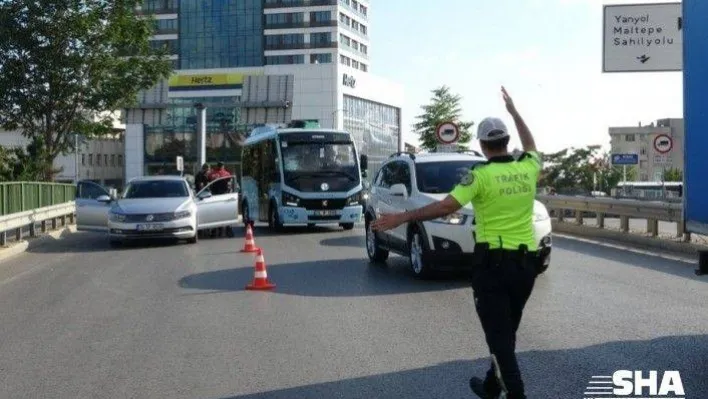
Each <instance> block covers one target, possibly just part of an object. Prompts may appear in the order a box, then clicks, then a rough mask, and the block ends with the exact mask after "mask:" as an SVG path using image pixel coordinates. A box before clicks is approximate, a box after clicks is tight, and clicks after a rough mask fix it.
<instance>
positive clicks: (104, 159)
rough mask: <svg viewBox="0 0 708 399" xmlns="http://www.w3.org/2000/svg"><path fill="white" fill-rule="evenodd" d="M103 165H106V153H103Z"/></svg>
mask: <svg viewBox="0 0 708 399" xmlns="http://www.w3.org/2000/svg"><path fill="white" fill-rule="evenodd" d="M103 165H105V166H108V154H103Z"/></svg>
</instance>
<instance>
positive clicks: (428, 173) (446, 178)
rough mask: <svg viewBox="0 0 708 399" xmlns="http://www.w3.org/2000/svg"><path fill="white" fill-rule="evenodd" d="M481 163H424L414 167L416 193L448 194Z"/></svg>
mask: <svg viewBox="0 0 708 399" xmlns="http://www.w3.org/2000/svg"><path fill="white" fill-rule="evenodd" d="M480 162H482V161H476V160H475V161H472V160H470V161H445V162H425V163H418V164H416V165H415V176H416V183H417V185H418V191H420V192H421V193H428V194H442V193H449V192H450V191H452V189H453V188H455V186H456V185H457V183H459V182H460V180H462V178H463V177H465V176H467V174H468V173H469V171H470V168H472V167H473V166H474V165H476V164H478V163H480Z"/></svg>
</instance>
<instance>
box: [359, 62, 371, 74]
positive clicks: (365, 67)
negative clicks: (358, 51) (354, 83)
mask: <svg viewBox="0 0 708 399" xmlns="http://www.w3.org/2000/svg"><path fill="white" fill-rule="evenodd" d="M359 66H360V67H361V68H360V69H361V70H362V71H364V72H368V71H369V66H368V65H366V64H364V63H359Z"/></svg>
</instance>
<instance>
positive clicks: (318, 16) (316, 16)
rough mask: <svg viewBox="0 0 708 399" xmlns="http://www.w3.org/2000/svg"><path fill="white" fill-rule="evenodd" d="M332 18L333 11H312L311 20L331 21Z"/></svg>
mask: <svg viewBox="0 0 708 399" xmlns="http://www.w3.org/2000/svg"><path fill="white" fill-rule="evenodd" d="M331 20H332V12H331V11H314V12H311V13H310V22H320V23H321V22H329V21H331Z"/></svg>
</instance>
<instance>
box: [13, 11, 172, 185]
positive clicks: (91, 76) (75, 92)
mask: <svg viewBox="0 0 708 399" xmlns="http://www.w3.org/2000/svg"><path fill="white" fill-rule="evenodd" d="M140 3H141V2H140V1H135V0H133V1H128V0H52V1H48V0H44V1H0V38H2V40H0V128H3V129H6V130H21V131H22V134H24V135H25V136H26V137H28V138H29V139H30V140H31V141H32V143H33V145H34V146H36V148H34V149H33V151H34V152H35V156H36V158H35V162H36V163H38V164H39V165H40V169H41V171H42V173H41V174H42V177H43V178H44V179H46V180H51V179H52V178H53V176H54V173H55V172H56V171H55V170H54V169H53V161H54V159H55V158H56V157H57V156H58V155H60V154H66V153H67V152H69V151H71V150H72V149H73V145H74V144H73V139H72V138H73V134H74V133H79V134H82V135H84V136H86V137H95V136H100V135H102V134H106V133H108V132H110V131H111V128H112V123H113V120H112V118H111V117H110V115H109V114H108V115H107V112H113V111H117V110H120V109H121V108H126V107H128V106H130V105H131V104H133V103H134V102H135V100H136V99H137V94H138V93H139V91H140V90H144V89H149V88H151V87H153V86H154V85H155V84H156V83H157V82H158V81H159V80H160V79H164V78H167V77H168V76H169V74H170V73H171V70H172V66H171V62H170V61H169V59H168V58H167V56H166V55H167V53H166V51H165V49H153V47H152V46H151V45H150V42H149V38H150V36H151V35H152V32H153V29H154V21H153V19H152V18H144V17H139V16H137V15H136V13H135V7H136V6H137V5H138V4H140Z"/></svg>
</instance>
